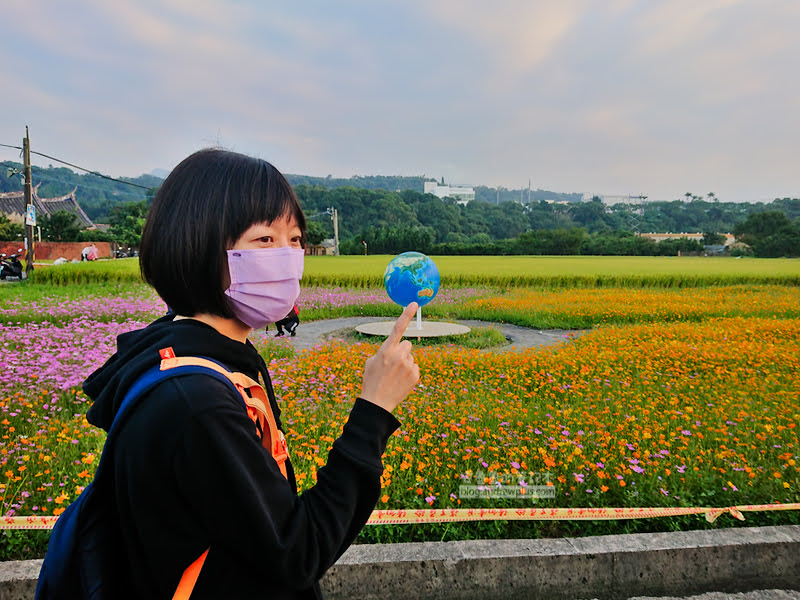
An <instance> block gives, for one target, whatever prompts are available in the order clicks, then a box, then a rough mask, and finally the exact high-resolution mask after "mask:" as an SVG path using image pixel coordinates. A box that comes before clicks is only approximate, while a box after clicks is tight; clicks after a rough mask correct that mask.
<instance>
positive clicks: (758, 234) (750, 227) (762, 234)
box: [733, 210, 792, 246]
mask: <svg viewBox="0 0 800 600" xmlns="http://www.w3.org/2000/svg"><path fill="white" fill-rule="evenodd" d="M791 228H792V222H791V221H790V220H789V217H787V216H786V215H785V214H784V213H782V212H780V211H777V210H768V211H766V212H760V213H754V214H752V215H750V216H749V217H747V219H746V220H745V221H744V222H743V223H738V224H737V225H736V226H735V227H734V228H733V235H735V236H736V239H737V240H739V241H740V242H744V243H745V244H747V245H748V246H755V244H757V243H758V242H759V241H761V240H763V239H764V238H767V237H769V236H770V235H774V234H776V233H778V232H779V231H781V230H784V229H791Z"/></svg>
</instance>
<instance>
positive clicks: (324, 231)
mask: <svg viewBox="0 0 800 600" xmlns="http://www.w3.org/2000/svg"><path fill="white" fill-rule="evenodd" d="M327 237H328V228H327V227H325V225H323V224H322V223H320V222H318V221H308V225H307V227H306V244H311V245H313V246H316V245H317V244H321V243H322V240H324V239H325V238H327Z"/></svg>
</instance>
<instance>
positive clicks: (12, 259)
mask: <svg viewBox="0 0 800 600" xmlns="http://www.w3.org/2000/svg"><path fill="white" fill-rule="evenodd" d="M21 255H22V248H20V249H19V250H17V253H16V254H12V255H11V256H6V255H5V254H0V279H5V278H7V277H17V278H18V279H22V271H23V268H22V263H21V262H20V260H19V257H20V256H21Z"/></svg>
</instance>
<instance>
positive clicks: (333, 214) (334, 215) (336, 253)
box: [326, 207, 339, 256]
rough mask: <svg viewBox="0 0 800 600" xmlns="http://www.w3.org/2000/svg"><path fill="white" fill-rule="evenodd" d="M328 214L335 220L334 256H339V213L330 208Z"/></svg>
mask: <svg viewBox="0 0 800 600" xmlns="http://www.w3.org/2000/svg"><path fill="white" fill-rule="evenodd" d="M326 212H327V213H328V214H329V215H330V216H331V219H332V220H333V255H334V256H339V211H338V210H336V209H335V208H334V207H330V208H329V209H328V210H327V211H326Z"/></svg>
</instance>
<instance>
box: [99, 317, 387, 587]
mask: <svg viewBox="0 0 800 600" xmlns="http://www.w3.org/2000/svg"><path fill="white" fill-rule="evenodd" d="M162 348H172V349H173V351H174V352H175V354H176V355H177V356H202V357H207V358H211V359H214V360H217V361H219V362H221V363H223V364H225V365H226V366H227V367H228V368H229V369H231V370H232V371H240V372H242V373H245V374H246V375H248V376H249V377H251V378H253V379H258V376H259V374H260V375H261V378H262V381H263V382H264V384H265V389H266V390H267V394H268V395H269V398H270V403H271V404H272V410H273V413H274V414H275V417H276V420H277V422H278V427H280V426H281V425H280V411H279V410H278V406H277V404H276V403H275V396H274V393H273V390H272V385H271V382H270V379H269V373H268V372H267V367H266V365H265V364H264V361H263V359H262V358H261V357H260V356H259V354H258V352H257V351H256V349H255V348H254V347H253V346H252V344H250V342H249V341H248V342H247V343H244V344H243V343H241V342H237V341H234V340H232V339H230V338H228V337H226V336H224V335H222V334H220V333H218V332H217V331H216V330H215V329H213V328H212V327H209V326H208V325H205V324H203V323H201V322H199V321H195V320H191V319H187V320H179V321H175V322H173V321H172V316H167V317H163V318H161V319H159V320H158V321H155V322H154V323H152V324H151V325H149V326H148V327H146V328H144V329H140V330H138V331H132V332H129V333H125V334H123V335H120V336H119V337H118V339H117V353H116V354H115V355H114V356H112V357H111V358H110V359H109V360H108V362H106V364H105V365H103V366H102V367H101V368H100V369H98V370H97V371H95V372H94V373H93V374H92V375H90V376H89V378H88V379H87V380H86V382H85V383H84V386H83V388H84V391H85V392H86V394H87V395H88V396H89V397H90V398H92V399H93V400H94V404H93V405H92V407H91V408H90V409H89V412H88V414H87V418H88V420H89V422H90V423H92V424H93V425H97V426H98V427H102V428H103V429H105V430H106V431H108V429H109V428H110V426H111V423H112V421H113V419H114V415H115V414H116V412H117V410H118V408H119V406H120V404H121V402H122V399H123V398H124V396H125V393H126V392H127V390H128V388H129V387H130V386H131V385H132V384H133V382H134V381H136V379H137V378H138V377H139V376H140V375H141V374H142V373H144V372H145V371H146V370H147V369H149V368H150V367H152V366H154V365H156V364H158V363H159V361H160V356H159V350H161V349H162ZM398 426H399V423H398V422H397V420H396V419H395V418H394V417H393V416H392V415H391V414H389V413H388V412H387V411H385V410H383V409H382V408H380V407H378V406H376V405H374V404H372V403H370V402H367V401H366V400H363V399H360V398H359V399H358V400H356V402H355V404H354V406H353V409H352V411H351V412H350V416H349V418H348V421H347V423H346V424H345V426H344V430H343V432H342V435H341V437H339V439H337V440H336V441H335V442H334V444H333V447H332V448H331V451H330V454H329V455H328V462H327V464H326V465H325V466H324V467H322V468H321V469H320V470H319V472H318V473H317V483H316V485H315V486H314V487H313V488H311V489H309V490H307V491H305V492H303V494H302V495H300V496H298V495H297V486H296V483H295V478H294V472H293V470H292V468H291V464H290V463H288V474H289V477H288V481H287V479H286V478H284V477H283V475H282V474H281V472H280V470H279V468H278V465H277V463H276V462H275V461H274V460H273V458H272V456H271V455H270V454H269V453H268V452H267V451H266V450H265V449H264V448H263V447H262V446H261V441H260V439H259V438H258V435H257V433H256V430H255V427H254V425H253V422H252V421H251V420H250V419H249V418H248V416H247V412H246V410H245V408H244V403H243V402H242V399H241V397H239V396H237V395H236V394H235V393H234V392H233V391H232V390H231V389H230V388H229V387H227V386H226V385H225V384H223V383H222V382H220V381H217V380H216V379H213V378H211V377H209V376H207V375H199V374H193V375H180V376H176V377H173V378H170V379H168V380H166V381H164V382H162V383H160V384H158V385H157V386H156V387H155V388H153V389H152V390H151V391H150V392H148V393H147V394H145V395H144V396H143V397H142V398H141V400H140V402H139V404H138V405H137V408H136V409H135V412H134V413H133V414H132V415H131V416H130V419H129V420H128V421H127V422H126V423H125V425H124V427H123V429H122V430H121V431H120V434H119V437H118V438H117V442H116V445H115V446H114V447H113V448H112V449H111V450H110V452H111V453H112V455H111V456H109V457H106V458H105V460H106V461H109V459H111V463H110V464H107V465H106V466H107V467H108V466H112V465H113V469H112V470H113V482H112V484H113V493H114V498H113V501H114V502H115V503H116V508H117V513H118V515H119V522H120V525H121V536H122V542H123V544H122V547H123V548H124V552H125V555H126V556H125V561H126V564H128V565H129V566H130V576H131V580H132V583H131V584H130V586H128V591H129V592H130V596H129V597H131V598H154V599H160V598H165V599H168V598H172V596H173V594H174V592H175V589H176V587H177V585H178V581H179V580H180V578H181V576H182V574H183V571H184V570H185V569H186V567H188V566H189V565H190V564H191V563H192V562H193V561H194V560H195V559H196V558H197V557H198V556H200V554H202V553H203V552H204V551H205V550H206V549H207V548H209V547H210V548H211V550H210V552H209V554H208V558H207V559H206V562H205V565H204V566H203V569H202V571H201V573H200V577H199V579H198V581H197V584H196V586H195V588H194V592H193V593H192V600H203V599H205V598H209V599H211V598H213V599H215V600H219V599H220V598H226V599H228V598H230V599H249V598H259V599H263V598H318V597H321V594H320V592H319V584H318V581H319V579H320V578H321V577H322V575H323V574H324V573H325V571H326V570H327V569H328V567H330V566H331V565H332V564H333V563H334V562H335V561H336V559H337V558H339V556H341V554H342V553H343V552H344V551H345V550H346V549H347V547H348V546H349V545H350V544H351V543H352V541H353V540H354V539H355V537H356V535H357V534H358V532H359V531H360V530H361V528H362V527H363V525H364V523H365V522H366V520H367V518H368V517H369V515H370V513H371V512H372V509H373V508H374V506H375V503H376V502H377V500H378V495H379V494H380V475H381V473H382V472H383V465H382V463H381V456H382V455H383V452H384V450H385V448H386V442H387V440H388V438H389V436H390V435H391V434H392V432H393V431H394V430H395V429H397V427H398ZM287 441H288V444H289V450H290V453H291V443H292V441H291V439H289V440H287Z"/></svg>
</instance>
